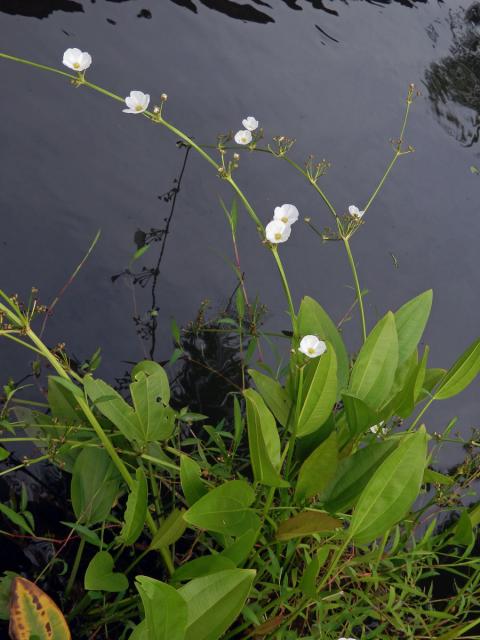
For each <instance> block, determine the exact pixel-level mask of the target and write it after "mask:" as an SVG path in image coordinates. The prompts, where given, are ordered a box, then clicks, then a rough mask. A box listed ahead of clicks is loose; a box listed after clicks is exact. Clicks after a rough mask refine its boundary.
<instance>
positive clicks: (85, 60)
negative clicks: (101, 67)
mask: <svg viewBox="0 0 480 640" xmlns="http://www.w3.org/2000/svg"><path fill="white" fill-rule="evenodd" d="M62 63H63V64H64V65H65V66H66V67H68V68H69V69H73V70H74V71H85V69H88V67H89V66H90V65H91V64H92V56H91V55H90V54H89V53H87V52H86V51H80V49H67V50H66V51H65V53H64V54H63V60H62Z"/></svg>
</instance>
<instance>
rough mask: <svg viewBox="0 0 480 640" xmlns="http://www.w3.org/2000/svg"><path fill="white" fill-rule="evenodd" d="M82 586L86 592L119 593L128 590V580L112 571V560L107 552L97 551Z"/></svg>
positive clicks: (121, 574)
mask: <svg viewBox="0 0 480 640" xmlns="http://www.w3.org/2000/svg"><path fill="white" fill-rule="evenodd" d="M84 585H85V589H86V590H87V591H109V592H111V593H119V592H120V591H126V590H127V589H128V579H127V576H126V575H124V574H123V573H115V572H114V571H113V558H112V556H111V555H110V554H109V553H108V551H99V552H98V553H96V554H95V555H94V556H93V558H92V559H91V560H90V562H89V565H88V567H87V570H86V572H85V580H84Z"/></svg>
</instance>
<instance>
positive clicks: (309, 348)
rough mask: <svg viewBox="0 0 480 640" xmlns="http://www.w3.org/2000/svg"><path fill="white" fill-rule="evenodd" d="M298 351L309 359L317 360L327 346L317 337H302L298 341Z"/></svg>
mask: <svg viewBox="0 0 480 640" xmlns="http://www.w3.org/2000/svg"><path fill="white" fill-rule="evenodd" d="M298 350H299V351H301V352H302V353H304V354H305V355H306V356H308V357H309V358H318V356H321V355H322V353H325V351H326V350H327V345H326V344H325V342H323V340H319V339H318V338H317V336H304V337H303V338H302V339H301V340H300V346H299V347H298Z"/></svg>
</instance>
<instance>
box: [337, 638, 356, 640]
mask: <svg viewBox="0 0 480 640" xmlns="http://www.w3.org/2000/svg"><path fill="white" fill-rule="evenodd" d="M338 640H355V638H339V639H338Z"/></svg>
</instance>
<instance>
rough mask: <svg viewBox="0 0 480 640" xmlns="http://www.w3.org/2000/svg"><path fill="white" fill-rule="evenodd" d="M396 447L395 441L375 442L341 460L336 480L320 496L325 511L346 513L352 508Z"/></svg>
mask: <svg viewBox="0 0 480 640" xmlns="http://www.w3.org/2000/svg"><path fill="white" fill-rule="evenodd" d="M396 446H397V442H396V441H395V440H385V441H383V442H374V443H373V444H370V445H368V446H367V447H363V448H362V449H358V451H356V452H355V453H354V454H353V455H351V456H348V458H343V460H340V463H339V465H338V468H337V473H336V474H335V478H334V479H333V481H332V483H331V484H330V486H328V487H327V489H326V491H325V493H324V494H323V495H321V496H320V500H321V501H322V502H323V504H324V507H325V509H326V510H327V511H329V512H330V513H332V512H333V513H334V512H338V511H346V510H347V509H348V508H349V507H351V506H352V505H353V504H354V503H355V501H356V499H357V498H358V496H359V495H360V494H361V493H362V491H363V489H364V488H365V487H366V486H367V484H368V482H369V480H370V478H371V477H372V475H373V473H374V471H375V470H376V469H377V468H378V466H379V465H380V464H381V463H382V462H383V461H384V460H385V458H386V457H387V456H388V455H389V454H390V453H391V452H392V451H393V449H394V448H395V447H396Z"/></svg>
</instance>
